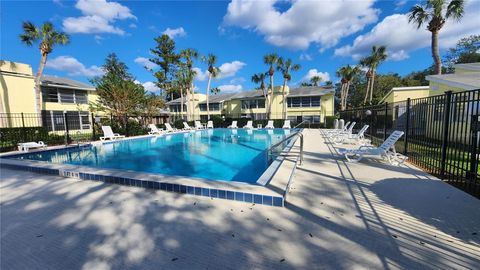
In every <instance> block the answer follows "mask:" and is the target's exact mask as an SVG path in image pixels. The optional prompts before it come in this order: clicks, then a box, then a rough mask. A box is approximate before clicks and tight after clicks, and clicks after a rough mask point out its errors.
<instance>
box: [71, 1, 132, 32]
mask: <svg viewBox="0 0 480 270" xmlns="http://www.w3.org/2000/svg"><path fill="white" fill-rule="evenodd" d="M75 7H76V8H77V9H79V10H80V11H81V12H82V14H83V16H80V17H68V18H65V19H64V20H63V29H64V30H65V31H66V32H68V33H82V34H91V33H110V34H117V35H124V34H125V31H124V30H122V29H120V28H118V27H115V26H114V25H113V23H114V22H115V21H116V20H125V19H137V17H135V16H134V15H133V14H132V13H131V11H130V9H129V8H128V7H126V6H123V5H121V4H120V3H117V2H107V1H106V0H78V2H77V3H76V4H75Z"/></svg>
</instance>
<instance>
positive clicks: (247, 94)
mask: <svg viewBox="0 0 480 270" xmlns="http://www.w3.org/2000/svg"><path fill="white" fill-rule="evenodd" d="M256 97H263V91H262V90H250V91H243V92H238V93H237V94H235V95H234V96H233V97H232V98H231V99H248V98H256Z"/></svg>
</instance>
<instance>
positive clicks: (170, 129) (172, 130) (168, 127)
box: [165, 123, 178, 132]
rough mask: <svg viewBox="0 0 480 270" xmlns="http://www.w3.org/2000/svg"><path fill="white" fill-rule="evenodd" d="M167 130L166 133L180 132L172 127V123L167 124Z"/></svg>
mask: <svg viewBox="0 0 480 270" xmlns="http://www.w3.org/2000/svg"><path fill="white" fill-rule="evenodd" d="M165 130H166V132H176V131H178V129H176V128H173V127H172V125H170V123H165Z"/></svg>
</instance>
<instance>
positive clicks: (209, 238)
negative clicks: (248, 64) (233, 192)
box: [0, 130, 480, 269]
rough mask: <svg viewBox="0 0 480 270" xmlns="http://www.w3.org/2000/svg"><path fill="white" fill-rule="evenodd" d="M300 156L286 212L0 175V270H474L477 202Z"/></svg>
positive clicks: (380, 170) (428, 180)
mask: <svg viewBox="0 0 480 270" xmlns="http://www.w3.org/2000/svg"><path fill="white" fill-rule="evenodd" d="M305 146H306V148H305V151H306V152H305V162H304V165H303V166H302V167H300V168H298V169H297V171H296V174H295V179H294V183H293V186H292V192H291V194H290V196H289V204H288V205H287V207H286V208H277V207H268V206H260V205H252V204H244V203H237V202H230V201H224V200H211V199H208V198H198V197H193V196H188V195H181V194H175V193H166V192H161V191H151V190H145V189H142V188H133V187H124V186H118V185H110V184H104V183H99V182H89V181H77V180H74V179H66V178H60V177H53V176H45V175H40V174H33V173H28V172H19V171H13V170H6V169H2V170H1V181H0V184H1V185H0V203H1V205H0V207H1V208H0V210H1V211H0V212H1V216H0V218H1V219H0V222H1V239H0V241H1V242H0V244H1V246H0V255H1V257H0V268H1V269H362V268H363V269H467V268H470V269H474V268H476V269H479V268H480V236H479V234H480V214H479V209H480V200H478V199H475V198H473V197H471V196H470V195H467V194H466V193H464V192H462V191H460V190H457V189H455V188H453V187H451V186H449V185H448V184H445V183H443V182H441V181H439V180H437V179H435V178H434V177H432V176H429V175H428V174H426V173H423V172H421V171H419V170H418V169H415V168H413V167H410V166H409V167H407V166H402V167H392V166H388V165H385V164H381V163H378V162H371V161H365V162H361V163H357V164H351V163H345V162H344V161H343V159H342V158H341V157H338V156H336V155H334V154H332V153H334V149H333V147H332V146H331V145H329V144H325V143H323V139H322V136H321V134H320V131H319V130H306V131H305Z"/></svg>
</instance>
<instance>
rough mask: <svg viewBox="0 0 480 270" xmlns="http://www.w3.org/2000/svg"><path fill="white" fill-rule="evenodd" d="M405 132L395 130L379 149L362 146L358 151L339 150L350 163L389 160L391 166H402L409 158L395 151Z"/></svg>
mask: <svg viewBox="0 0 480 270" xmlns="http://www.w3.org/2000/svg"><path fill="white" fill-rule="evenodd" d="M403 134H404V132H403V131H399V130H395V131H394V132H393V133H392V134H390V136H388V138H387V139H386V140H385V141H384V142H383V143H382V145H380V146H379V147H375V146H360V148H358V149H339V153H340V154H343V155H345V158H346V159H347V160H348V161H350V162H358V161H360V160H362V159H363V158H364V157H367V158H374V159H384V160H387V161H388V163H390V164H391V165H400V164H402V163H403V162H404V161H405V160H407V157H406V156H404V155H401V154H399V153H397V152H396V151H395V143H396V142H397V141H398V140H399V139H400V138H401V137H402V136H403Z"/></svg>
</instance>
